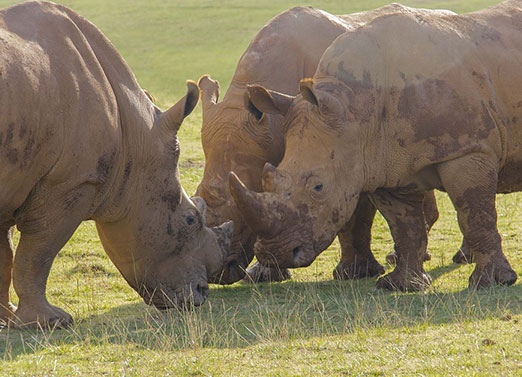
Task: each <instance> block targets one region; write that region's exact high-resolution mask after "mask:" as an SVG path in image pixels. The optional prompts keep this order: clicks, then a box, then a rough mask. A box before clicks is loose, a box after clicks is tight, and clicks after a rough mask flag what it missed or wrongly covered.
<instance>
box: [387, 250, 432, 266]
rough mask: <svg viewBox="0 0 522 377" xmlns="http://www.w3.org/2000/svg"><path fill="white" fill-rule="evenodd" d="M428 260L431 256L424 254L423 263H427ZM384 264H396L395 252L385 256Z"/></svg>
mask: <svg viewBox="0 0 522 377" xmlns="http://www.w3.org/2000/svg"><path fill="white" fill-rule="evenodd" d="M429 260H431V254H430V253H428V252H427V253H426V254H424V259H423V261H424V262H427V261H429ZM386 263H388V264H391V265H396V264H397V252H396V251H395V250H394V251H392V252H391V253H390V254H388V255H386Z"/></svg>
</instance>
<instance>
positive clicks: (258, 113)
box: [243, 91, 265, 122]
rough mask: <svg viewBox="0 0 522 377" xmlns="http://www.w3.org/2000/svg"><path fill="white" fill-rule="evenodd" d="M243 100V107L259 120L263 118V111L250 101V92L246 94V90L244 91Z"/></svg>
mask: <svg viewBox="0 0 522 377" xmlns="http://www.w3.org/2000/svg"><path fill="white" fill-rule="evenodd" d="M243 102H244V104H245V109H246V110H247V111H248V112H249V113H250V114H252V115H253V116H254V118H256V119H257V120H258V121H259V122H261V120H263V117H264V116H265V113H264V112H262V111H261V110H259V109H258V108H257V107H256V105H254V104H253V103H252V101H251V100H250V94H248V91H246V92H245V95H244V96H243Z"/></svg>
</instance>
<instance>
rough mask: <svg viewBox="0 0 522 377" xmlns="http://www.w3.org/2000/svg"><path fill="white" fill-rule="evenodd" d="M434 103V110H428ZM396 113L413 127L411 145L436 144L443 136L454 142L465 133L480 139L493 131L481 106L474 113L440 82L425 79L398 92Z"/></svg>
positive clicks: (491, 120) (447, 86)
mask: <svg viewBox="0 0 522 377" xmlns="http://www.w3.org/2000/svg"><path fill="white" fill-rule="evenodd" d="M434 99H436V100H437V106H432V103H433V100H434ZM491 106H492V108H494V106H493V104H492V105H491ZM397 110H398V112H399V116H400V117H401V118H403V119H407V120H408V121H409V122H410V124H412V125H415V129H414V131H415V134H414V139H413V141H414V142H421V141H425V140H429V139H435V140H436V139H440V138H441V137H442V136H443V135H449V136H450V137H451V138H452V139H454V140H457V139H458V138H459V136H461V135H463V134H465V133H466V132H467V133H469V134H473V135H474V136H475V135H476V136H477V137H478V138H480V139H484V138H486V137H487V136H488V135H489V133H490V132H491V130H492V129H494V128H495V127H496V125H495V122H494V121H493V119H491V117H490V116H489V112H488V110H487V108H486V107H485V105H484V104H482V109H481V111H476V110H477V109H475V108H474V107H473V106H470V105H469V104H467V103H466V102H464V101H463V100H462V98H461V97H460V96H459V94H458V93H457V92H456V91H455V90H454V89H453V88H451V87H450V86H449V85H447V84H446V83H445V82H444V81H443V80H434V79H429V80H426V81H424V82H423V83H422V84H419V85H408V86H406V87H405V88H404V89H403V90H402V91H401V94H400V97H399V102H398V104H397ZM477 113H478V114H479V118H478V119H477Z"/></svg>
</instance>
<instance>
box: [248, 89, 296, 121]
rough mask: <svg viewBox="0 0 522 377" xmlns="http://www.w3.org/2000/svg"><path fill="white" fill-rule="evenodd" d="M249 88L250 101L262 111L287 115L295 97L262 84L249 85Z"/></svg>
mask: <svg viewBox="0 0 522 377" xmlns="http://www.w3.org/2000/svg"><path fill="white" fill-rule="evenodd" d="M247 90H248V96H249V98H250V103H251V104H252V106H253V107H254V108H255V109H256V110H257V111H259V112H261V113H267V114H279V115H286V113H287V112H288V109H289V108H290V105H291V104H292V101H293V100H294V98H295V97H293V96H289V95H286V94H283V93H279V92H276V91H273V90H267V89H265V88H264V87H262V86H260V85H249V86H248V87H247ZM249 111H250V110H249Z"/></svg>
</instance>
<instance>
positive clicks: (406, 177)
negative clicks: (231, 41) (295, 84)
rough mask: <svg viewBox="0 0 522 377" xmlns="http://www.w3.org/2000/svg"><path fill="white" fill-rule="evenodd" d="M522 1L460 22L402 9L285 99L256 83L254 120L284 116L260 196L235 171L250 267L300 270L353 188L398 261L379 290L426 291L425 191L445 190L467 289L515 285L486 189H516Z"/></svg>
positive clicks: (331, 230)
mask: <svg viewBox="0 0 522 377" xmlns="http://www.w3.org/2000/svg"><path fill="white" fill-rule="evenodd" d="M521 26H522V2H520V1H506V2H503V3H501V4H499V5H496V6H493V7H490V8H488V9H486V10H483V11H478V12H474V13H469V14H463V15H437V16H431V15H429V14H425V15H419V14H415V12H401V13H398V14H393V15H389V16H384V17H380V18H378V19H376V20H375V21H373V22H370V23H368V24H366V25H364V26H362V27H359V28H357V29H354V30H350V31H347V32H346V33H344V34H343V35H342V36H341V37H339V38H337V39H336V41H335V42H334V43H333V44H332V45H331V46H330V47H329V48H328V49H327V50H326V51H325V53H324V55H323V56H322V58H321V61H320V64H319V67H318V69H317V71H316V73H315V75H314V77H313V78H312V79H305V80H303V81H301V84H300V93H299V95H297V96H296V97H295V98H294V97H288V96H283V95H281V94H277V93H270V92H268V91H266V90H265V89H264V88H262V87H259V86H256V87H252V88H250V98H251V100H252V102H253V103H254V104H255V106H256V107H257V108H259V109H261V110H262V111H264V112H269V113H278V114H285V115H286V120H285V122H286V126H287V128H288V131H287V134H286V139H285V141H286V149H285V155H284V157H283V160H282V161H281V163H280V165H279V167H278V168H275V167H273V166H271V165H270V164H267V165H266V166H265V168H264V173H263V182H264V185H263V188H264V190H265V191H267V192H265V193H255V192H252V191H249V190H247V189H246V188H245V187H244V186H243V185H242V184H241V182H240V181H239V180H238V178H237V177H236V176H235V175H234V174H233V173H231V174H230V176H229V183H230V186H231V190H232V191H233V193H234V196H235V199H236V200H237V202H238V205H239V207H240V209H241V210H243V211H244V212H245V213H247V214H249V215H251V214H252V213H254V212H255V213H257V215H258V218H259V219H261V220H262V221H263V225H264V227H265V229H266V232H265V235H264V236H263V237H260V238H259V240H258V241H257V243H256V246H255V252H256V255H257V257H258V259H259V260H260V261H263V262H266V263H270V262H274V261H275V262H277V263H278V264H279V265H280V266H281V267H286V266H292V267H296V266H304V265H308V264H310V263H311V261H313V260H314V258H315V257H316V256H317V255H318V254H319V253H320V252H321V251H323V250H324V249H325V248H327V247H328V245H330V243H331V242H332V240H333V239H334V237H335V236H336V234H337V232H339V230H340V229H341V228H342V226H343V225H344V224H345V222H346V221H347V219H349V218H350V217H351V216H352V214H353V212H354V210H355V208H356V205H357V201H358V198H359V197H360V195H361V193H364V192H368V193H370V197H371V200H372V201H373V202H374V203H376V205H377V207H378V208H379V210H380V211H381V212H382V214H383V215H384V217H385V218H386V220H387V222H388V224H389V226H390V228H391V232H392V235H393V239H394V241H395V244H396V250H397V254H398V264H397V266H396V268H395V269H394V271H392V272H391V273H389V274H388V275H386V276H384V277H382V278H381V279H380V280H379V281H378V286H379V287H383V288H388V289H400V290H410V289H411V290H414V289H422V288H423V287H425V286H426V285H427V284H429V282H430V278H429V276H428V275H427V274H426V273H425V271H424V269H423V266H422V260H423V255H424V253H425V250H426V245H427V232H426V228H425V225H424V223H425V222H424V213H423V208H422V207H423V197H424V192H425V191H426V190H431V189H439V190H443V191H446V192H447V193H448V194H449V197H450V199H451V200H452V202H453V204H454V206H455V208H456V210H457V214H458V221H459V225H460V228H461V230H462V232H463V234H464V237H465V239H466V242H467V245H468V247H469V249H470V251H471V253H472V254H473V256H474V260H475V262H476V268H475V270H474V271H473V273H472V275H471V277H470V286H473V287H484V286H490V285H493V284H496V283H498V284H508V285H509V284H513V283H514V282H515V281H516V278H517V275H516V273H515V272H514V271H513V269H512V268H511V266H510V264H509V262H508V261H507V259H506V258H505V256H504V254H503V252H502V246H501V237H500V235H499V233H498V230H497V224H496V220H497V213H496V209H495V196H496V193H508V192H513V191H520V190H522V174H521V172H522V91H521V90H520V88H521V87H522V75H521V74H520V72H522V28H521Z"/></svg>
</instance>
